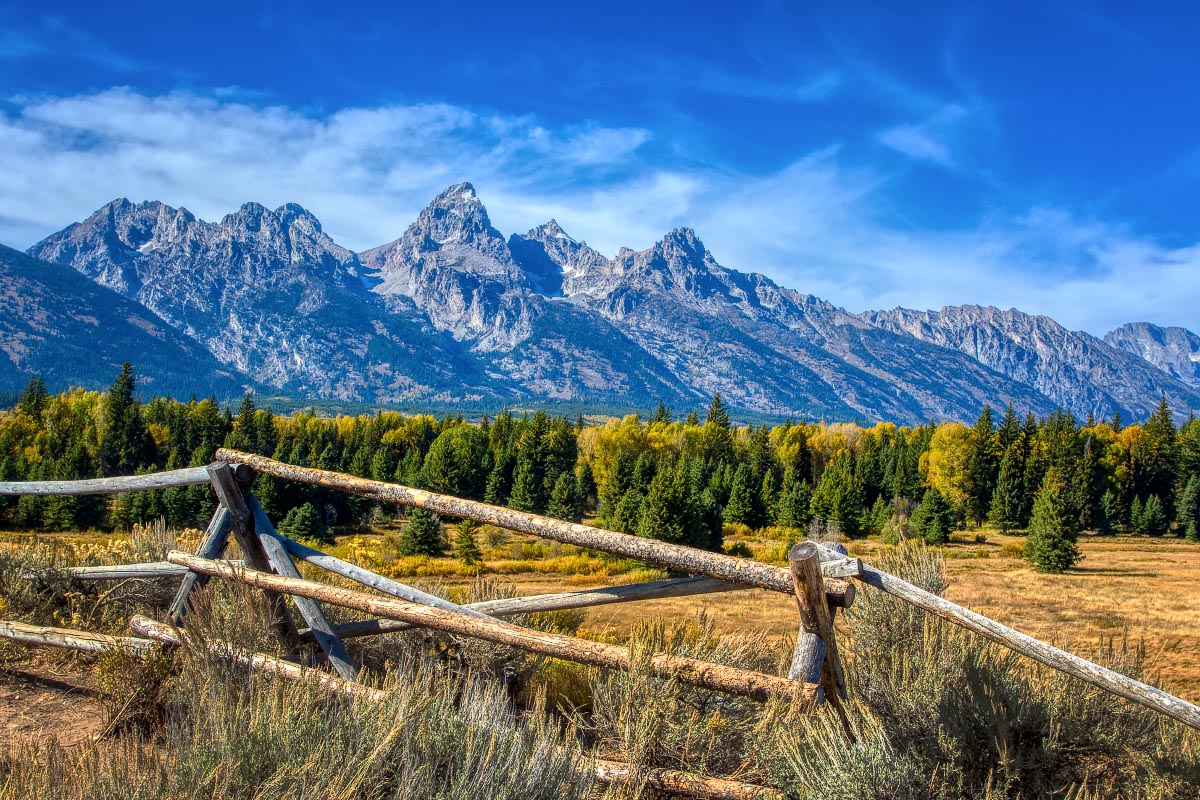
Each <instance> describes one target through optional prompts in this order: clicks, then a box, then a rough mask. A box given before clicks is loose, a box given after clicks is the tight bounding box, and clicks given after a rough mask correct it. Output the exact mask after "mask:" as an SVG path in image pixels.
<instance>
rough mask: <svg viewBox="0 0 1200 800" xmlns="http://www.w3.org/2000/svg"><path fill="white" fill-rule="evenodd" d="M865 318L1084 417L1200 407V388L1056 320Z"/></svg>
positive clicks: (981, 313) (978, 311) (1017, 316)
mask: <svg viewBox="0 0 1200 800" xmlns="http://www.w3.org/2000/svg"><path fill="white" fill-rule="evenodd" d="M861 316H862V319H864V320H865V321H867V322H870V323H871V324H873V325H877V326H879V327H881V328H885V329H887V330H889V331H892V332H894V333H897V334H907V335H909V336H912V337H915V338H917V339H921V340H923V341H926V342H931V343H933V344H938V345H941V346H943V347H950V348H954V349H956V350H960V351H961V352H963V353H966V354H967V355H969V356H971V358H973V359H975V360H977V361H979V362H980V363H982V364H985V365H987V366H988V367H991V368H992V369H994V370H997V371H998V372H1002V373H1004V374H1005V375H1008V376H1010V377H1012V378H1013V379H1015V380H1017V381H1020V382H1021V383H1025V384H1028V385H1030V386H1032V387H1034V388H1035V389H1037V390H1038V391H1040V392H1042V393H1043V394H1044V395H1046V396H1047V397H1049V398H1050V399H1051V400H1053V401H1054V402H1055V403H1057V404H1058V405H1060V406H1061V407H1063V408H1065V409H1070V410H1072V411H1074V412H1075V413H1076V414H1079V415H1081V416H1084V415H1087V414H1094V415H1096V416H1097V417H1108V416H1111V415H1112V414H1113V413H1115V412H1117V411H1120V412H1121V414H1122V415H1124V416H1125V418H1126V419H1130V418H1134V419H1144V418H1145V417H1147V416H1148V415H1149V414H1150V413H1151V412H1152V411H1153V410H1154V409H1155V407H1157V405H1158V401H1159V398H1160V397H1166V398H1167V401H1168V402H1169V403H1170V404H1171V407H1172V408H1173V409H1175V410H1176V411H1177V412H1180V413H1186V412H1188V411H1190V410H1194V409H1197V408H1200V393H1198V392H1197V391H1196V390H1195V389H1194V388H1193V387H1190V386H1188V385H1187V384H1184V383H1183V382H1181V381H1180V380H1178V379H1177V378H1174V377H1172V376H1171V375H1168V374H1166V373H1164V372H1163V371H1162V370H1160V369H1157V368H1155V367H1154V366H1153V365H1151V364H1149V363H1147V362H1146V361H1145V360H1143V359H1141V358H1138V357H1136V356H1134V355H1133V354H1131V353H1128V352H1125V351H1124V350H1119V349H1117V348H1116V347H1113V346H1112V345H1110V344H1107V343H1105V342H1104V341H1102V340H1100V339H1098V338H1096V337H1095V336H1092V335H1091V334H1088V333H1083V332H1082V331H1069V330H1067V329H1066V328H1064V327H1063V326H1062V325H1059V324H1058V323H1057V322H1055V321H1054V320H1053V319H1051V318H1049V317H1044V316H1035V315H1032V314H1025V313H1023V312H1021V311H1017V310H1016V309H1009V310H1008V311H1002V310H1000V309H998V308H993V307H982V306H948V307H946V308H943V309H942V310H941V311H910V310H908V309H903V308H896V309H892V310H891V311H873V312H868V313H866V314H863V315H861Z"/></svg>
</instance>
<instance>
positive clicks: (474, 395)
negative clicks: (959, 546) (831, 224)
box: [30, 183, 1200, 423]
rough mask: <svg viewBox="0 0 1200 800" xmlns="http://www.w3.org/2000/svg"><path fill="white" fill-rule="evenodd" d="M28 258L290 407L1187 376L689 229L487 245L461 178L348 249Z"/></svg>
mask: <svg viewBox="0 0 1200 800" xmlns="http://www.w3.org/2000/svg"><path fill="white" fill-rule="evenodd" d="M30 253H31V254H32V255H35V256H37V257H39V258H43V259H46V260H49V261H53V262H55V263H58V264H65V265H70V266H72V267H74V268H75V269H76V270H78V271H80V272H82V273H83V274H85V275H87V276H88V277H90V278H92V279H93V280H94V281H96V282H97V283H99V284H102V285H104V286H106V287H109V288H111V289H113V290H114V291H117V292H120V293H121V294H123V295H124V296H125V297H127V298H129V299H131V300H136V301H137V302H140V303H143V304H144V305H145V306H146V307H147V308H149V309H150V310H151V311H152V312H154V313H155V314H157V315H159V316H161V317H162V319H164V320H166V321H167V322H168V323H169V324H170V325H172V326H174V327H175V328H177V329H178V330H179V331H180V332H181V333H183V334H185V335H186V336H188V337H190V338H192V339H193V340H195V341H196V342H198V343H199V344H201V345H202V346H203V347H204V348H206V349H207V350H208V351H209V352H211V353H212V354H213V355H214V356H215V357H216V358H217V359H218V360H219V361H221V362H222V363H223V364H225V365H227V367H228V368H229V369H231V370H236V371H238V372H239V373H243V374H245V375H247V376H249V377H251V378H252V379H253V380H254V381H255V382H258V383H261V384H263V385H265V386H268V387H272V388H274V389H277V390H280V391H283V392H288V393H292V394H295V395H298V396H304V397H312V398H333V399H341V400H362V401H373V402H464V401H477V402H482V403H485V404H486V403H492V404H498V403H501V402H509V401H515V402H520V401H523V400H547V399H551V400H552V399H562V400H572V401H576V402H582V403H605V404H609V405H626V406H630V405H632V406H638V407H646V406H651V405H653V404H654V403H656V402H657V401H658V400H659V399H662V400H664V401H666V402H667V403H668V404H669V405H673V406H675V407H677V408H679V407H684V408H695V407H699V406H701V405H703V403H704V402H705V401H706V399H707V398H708V397H709V396H711V395H712V394H713V393H715V392H720V393H722V395H724V396H725V398H726V399H727V400H728V401H729V402H730V403H731V404H732V405H734V406H735V407H740V408H744V409H749V410H754V411H758V412H764V413H771V414H776V415H795V416H809V417H822V418H827V419H850V418H859V419H863V420H877V419H887V420H893V421H897V422H906V423H914V422H921V421H925V420H928V419H931V418H942V419H946V418H952V419H973V418H974V417H975V416H977V415H978V413H979V409H980V408H981V407H982V406H983V404H984V403H991V404H993V405H999V406H1003V405H1007V404H1008V403H1012V404H1013V405H1014V406H1015V407H1017V408H1019V409H1021V410H1022V411H1025V410H1031V411H1033V412H1035V413H1037V414H1045V413H1048V412H1049V411H1052V410H1053V409H1054V407H1055V406H1056V404H1062V405H1064V406H1066V407H1069V408H1072V409H1073V410H1075V411H1077V412H1079V413H1081V414H1086V413H1088V412H1089V411H1096V412H1098V413H1110V411H1111V410H1116V409H1117V408H1120V409H1121V410H1122V411H1123V412H1126V411H1127V412H1132V413H1134V415H1138V414H1139V413H1140V412H1141V410H1142V409H1144V408H1147V407H1149V405H1152V404H1154V403H1156V402H1157V399H1158V397H1159V395H1160V393H1162V392H1166V394H1167V397H1168V399H1170V400H1171V401H1172V404H1173V405H1174V406H1175V407H1176V408H1177V409H1188V410H1190V409H1200V398H1197V394H1196V392H1194V391H1193V390H1192V389H1191V388H1190V387H1187V386H1185V385H1184V384H1182V383H1180V382H1179V381H1178V380H1175V379H1173V378H1171V377H1170V376H1169V375H1166V374H1165V373H1163V372H1161V371H1160V370H1158V369H1156V368H1154V367H1153V366H1151V365H1150V364H1148V363H1147V362H1145V361H1144V360H1142V359H1140V358H1137V357H1135V356H1133V355H1131V354H1129V353H1124V352H1122V351H1120V350H1118V349H1116V348H1113V347H1110V346H1109V345H1106V344H1105V343H1104V342H1101V341H1100V340H1098V339H1094V338H1093V337H1086V335H1083V334H1079V335H1077V334H1071V333H1070V332H1067V331H1063V330H1062V329H1061V328H1059V327H1057V326H1056V325H1055V324H1054V323H1053V321H1052V320H1048V319H1045V318H1028V319H1029V320H1036V323H1030V322H1027V321H1026V322H1020V323H1019V324H1018V323H1017V322H1011V321H1010V322H1005V323H1004V324H1000V323H998V322H997V321H996V320H995V319H993V318H992V317H991V316H989V315H988V314H985V313H982V312H983V311H985V310H980V313H979V314H976V315H974V317H970V318H968V316H962V315H959V316H955V315H952V314H947V312H946V311H943V312H941V314H942V315H945V319H943V317H942V316H938V312H931V314H932V315H933V316H930V315H929V314H927V315H925V316H924V317H921V316H920V315H917V314H915V312H902V311H900V310H897V311H895V312H877V313H876V314H867V315H854V314H850V313H847V312H846V311H844V310H842V309H840V308H837V307H836V306H834V305H832V304H830V303H827V302H825V301H824V300H821V299H819V298H816V297H813V296H811V295H805V294H801V293H799V292H795V291H792V290H790V289H785V288H782V287H780V286H778V285H776V284H775V283H774V282H772V281H771V280H769V279H768V278H766V277H765V276H762V275H758V274H753V273H750V274H747V273H742V272H738V271H736V270H732V269H728V268H726V267H724V266H722V265H721V264H720V263H718V262H717V260H716V259H715V258H714V256H713V255H712V253H710V252H709V251H708V250H707V249H706V248H705V247H704V245H703V243H702V242H701V241H700V240H699V238H698V237H697V236H696V234H695V233H694V232H693V231H691V230H688V229H677V230H674V231H670V232H669V233H667V234H666V235H665V236H664V237H663V239H662V240H661V241H659V242H657V243H655V244H654V245H653V246H652V247H649V248H647V249H645V250H642V251H633V250H629V249H622V250H621V251H620V252H619V253H617V255H616V256H615V257H614V258H612V259H609V258H606V257H605V256H603V255H602V254H600V253H598V252H596V251H595V250H593V249H591V248H589V247H588V246H587V245H586V244H585V243H583V242H579V241H576V240H575V239H573V238H572V237H571V236H570V235H569V234H568V233H567V232H566V231H564V230H563V229H562V227H561V226H560V225H559V224H558V223H557V222H555V221H554V220H551V221H549V222H547V223H545V224H544V225H541V226H538V227H536V228H534V229H532V230H530V231H529V232H528V233H526V234H524V235H518V234H513V235H511V236H509V237H508V238H507V239H505V237H504V236H503V235H502V234H501V233H500V232H499V231H497V230H496V229H495V228H494V227H493V226H492V223H491V220H490V218H489V217H488V214H487V210H486V209H485V208H484V206H483V204H482V203H481V202H480V200H479V198H478V196H477V195H476V193H475V190H474V188H473V187H472V186H471V185H470V184H468V183H463V184H456V185H454V186H451V187H449V188H447V189H446V190H445V191H444V192H442V193H441V194H440V195H438V197H436V198H435V199H434V200H433V202H432V203H431V204H430V205H429V206H428V207H427V208H426V209H424V210H423V211H422V212H421V213H420V214H419V215H418V217H417V219H416V220H415V221H414V222H413V223H412V224H411V225H410V226H409V227H408V228H407V230H405V232H404V233H403V235H402V236H400V238H398V239H396V240H394V241H392V242H390V243H388V244H385V245H381V246H379V247H376V248H373V249H371V250H367V251H365V252H363V253H360V254H355V253H352V252H350V251H349V250H347V249H345V248H343V247H340V246H339V245H337V244H336V243H335V242H333V241H332V240H331V239H330V238H329V236H328V235H326V234H325V233H324V232H323V231H322V229H321V226H320V223H319V222H318V221H317V220H316V218H315V217H313V216H312V215H311V214H310V213H308V212H307V211H305V210H304V209H303V208H301V207H300V206H297V205H293V204H289V205H285V206H283V207H281V208H279V209H276V210H275V211H270V210H268V209H266V208H264V207H262V206H260V205H257V204H254V203H249V204H246V205H245V206H243V207H242V208H241V209H240V210H239V211H237V212H236V213H234V214H230V215H228V216H226V217H225V218H224V219H223V220H221V221H220V222H219V223H209V222H205V221H202V220H198V219H196V218H195V217H194V216H193V215H192V214H190V213H189V212H188V211H186V210H185V209H175V208H171V207H169V206H166V205H163V204H162V203H140V204H137V205H134V204H132V203H129V202H128V201H126V200H116V201H113V202H112V203H110V204H108V205H107V206H105V207H104V208H102V209H100V210H99V211H97V212H96V213H95V214H93V215H92V216H91V217H89V218H88V219H87V220H85V221H83V222H81V223H76V224H74V225H71V226H69V227H68V228H66V229H64V230H63V231H61V232H59V233H57V234H54V235H53V236H50V237H49V238H47V239H46V240H44V241H42V242H40V243H39V244H37V245H35V246H34V247H33V248H31V249H30ZM997 313H1008V312H997ZM1012 313H1014V314H1017V313H1019V312H1012ZM1021 316H1022V317H1025V316H1026V315H1021ZM1014 319H1015V318H1014ZM1022 326H1024V327H1022ZM1034 333H1036V337H1035V339H1031V340H1029V342H1030V343H1029V344H1028V346H1025V345H1022V344H1021V342H1022V341H1025V339H1022V338H1021V337H1026V339H1028V337H1029V336H1033V335H1034ZM973 343H974V344H973ZM1022 347H1024V349H1022ZM1148 404H1149V405H1148Z"/></svg>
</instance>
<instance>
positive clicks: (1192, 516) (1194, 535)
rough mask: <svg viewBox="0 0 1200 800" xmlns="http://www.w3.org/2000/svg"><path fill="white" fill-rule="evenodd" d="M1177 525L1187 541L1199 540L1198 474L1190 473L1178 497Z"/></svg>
mask: <svg viewBox="0 0 1200 800" xmlns="http://www.w3.org/2000/svg"><path fill="white" fill-rule="evenodd" d="M1178 519H1179V526H1180V528H1182V529H1183V535H1184V537H1185V538H1186V539H1187V540H1188V541H1189V542H1200V476H1197V475H1192V476H1191V477H1190V478H1188V482H1187V483H1186V484H1185V485H1184V487H1183V494H1182V495H1180V498H1179V517H1178Z"/></svg>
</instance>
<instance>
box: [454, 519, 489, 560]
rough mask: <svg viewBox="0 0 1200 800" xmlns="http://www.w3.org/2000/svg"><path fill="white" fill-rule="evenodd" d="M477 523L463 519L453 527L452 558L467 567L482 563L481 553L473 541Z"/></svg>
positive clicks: (477, 544)
mask: <svg viewBox="0 0 1200 800" xmlns="http://www.w3.org/2000/svg"><path fill="white" fill-rule="evenodd" d="M478 527H479V523H478V522H475V521H474V520H470V519H464V520H462V521H461V522H459V523H458V525H456V526H454V528H455V530H454V556H455V558H457V559H458V560H459V561H461V562H462V563H464V564H466V565H467V566H468V567H473V566H476V565H478V564H482V563H483V553H482V552H481V551H480V549H479V543H478V542H476V541H475V529H476V528H478Z"/></svg>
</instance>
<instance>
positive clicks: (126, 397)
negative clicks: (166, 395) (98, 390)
mask: <svg viewBox="0 0 1200 800" xmlns="http://www.w3.org/2000/svg"><path fill="white" fill-rule="evenodd" d="M135 385H136V383H135V380H134V374H133V365H132V364H130V363H129V362H128V361H126V362H125V363H124V364H122V365H121V372H120V373H119V374H118V375H117V378H116V380H114V381H113V384H112V386H111V387H109V390H108V405H107V408H106V409H105V413H104V424H103V428H102V436H101V441H100V468H101V469H102V470H103V471H104V474H106V475H132V474H133V473H134V472H135V471H136V470H137V468H138V467H140V466H142V465H143V464H146V463H148V462H149V461H151V447H152V440H151V439H150V434H149V432H148V431H147V430H146V423H145V421H144V420H143V419H142V410H141V405H140V404H139V403H138V401H137V398H135V397H134V396H133V392H134V388H135Z"/></svg>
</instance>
